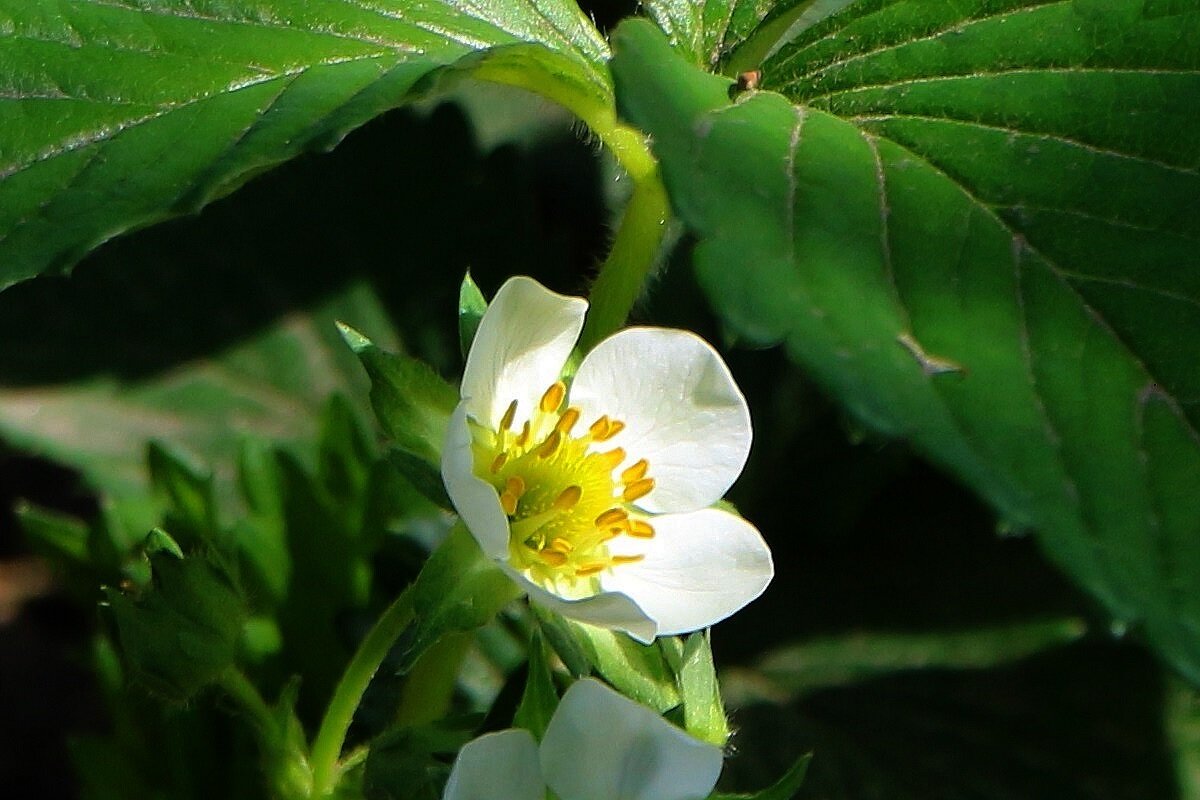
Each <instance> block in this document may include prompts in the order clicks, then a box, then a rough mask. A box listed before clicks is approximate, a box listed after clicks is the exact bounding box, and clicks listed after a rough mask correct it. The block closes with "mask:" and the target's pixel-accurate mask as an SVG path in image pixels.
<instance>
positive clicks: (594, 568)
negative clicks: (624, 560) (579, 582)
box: [575, 562, 608, 578]
mask: <svg viewBox="0 0 1200 800" xmlns="http://www.w3.org/2000/svg"><path fill="white" fill-rule="evenodd" d="M607 566H608V565H607V564H601V563H596V562H593V563H591V564H581V565H580V566H578V567H576V568H575V577H576V578H586V577H588V576H589V575H595V574H596V573H597V572H600V571H601V570H603V569H604V568H605V567H607Z"/></svg>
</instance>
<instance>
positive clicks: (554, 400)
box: [539, 381, 567, 414]
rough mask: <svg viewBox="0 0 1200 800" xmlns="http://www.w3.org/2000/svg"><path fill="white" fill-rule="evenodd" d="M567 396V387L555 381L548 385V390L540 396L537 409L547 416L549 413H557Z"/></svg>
mask: <svg viewBox="0 0 1200 800" xmlns="http://www.w3.org/2000/svg"><path fill="white" fill-rule="evenodd" d="M566 396H567V385H566V384H565V383H563V382H562V381H555V382H554V383H552V384H550V388H549V389H547V390H546V393H545V394H544V395H542V402H541V403H540V404H539V407H540V408H541V409H542V411H545V412H546V413H547V414H549V413H550V412H551V411H558V408H559V406H561V405H562V402H563V399H564V398H565V397H566Z"/></svg>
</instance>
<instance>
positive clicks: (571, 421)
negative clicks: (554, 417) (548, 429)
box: [554, 408, 579, 436]
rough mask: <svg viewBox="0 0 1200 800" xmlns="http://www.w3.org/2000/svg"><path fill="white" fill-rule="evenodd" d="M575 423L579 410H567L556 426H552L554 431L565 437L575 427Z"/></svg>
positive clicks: (577, 420)
mask: <svg viewBox="0 0 1200 800" xmlns="http://www.w3.org/2000/svg"><path fill="white" fill-rule="evenodd" d="M576 422H579V409H578V408H568V409H567V410H566V411H564V412H563V415H562V416H561V417H560V418H559V420H558V424H557V425H555V426H554V430H556V431H559V432H560V433H562V434H563V435H564V436H566V435H567V434H569V433H570V432H571V428H574V427H575V423H576Z"/></svg>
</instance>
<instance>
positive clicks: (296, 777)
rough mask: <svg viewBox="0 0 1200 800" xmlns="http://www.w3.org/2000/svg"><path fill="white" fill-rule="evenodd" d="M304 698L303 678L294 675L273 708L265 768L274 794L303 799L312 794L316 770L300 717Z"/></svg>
mask: <svg viewBox="0 0 1200 800" xmlns="http://www.w3.org/2000/svg"><path fill="white" fill-rule="evenodd" d="M299 697H300V678H299V676H293V677H292V678H291V679H289V680H288V682H287V683H285V684H284V686H283V689H282V690H281V691H280V692H279V699H278V700H276V702H275V704H274V706H273V707H272V708H271V723H272V728H273V730H271V731H269V732H267V734H268V735H267V736H265V737H263V738H264V741H265V742H266V743H268V744H267V746H265V747H264V748H263V753H262V758H263V769H264V772H265V773H266V777H267V783H268V785H269V786H270V787H271V797H275V798H279V799H280V800H292V799H293V798H295V800H300V798H308V797H310V796H311V793H312V771H311V770H310V769H309V766H308V757H307V756H308V739H307V737H306V736H305V732H304V725H303V724H302V723H301V722H300V718H299V717H298V716H296V701H297V700H298V699H299Z"/></svg>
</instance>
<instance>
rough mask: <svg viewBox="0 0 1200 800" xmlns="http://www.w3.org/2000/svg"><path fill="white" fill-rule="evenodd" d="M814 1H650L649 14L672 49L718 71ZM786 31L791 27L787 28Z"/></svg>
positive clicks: (647, 1) (647, 11)
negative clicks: (771, 27)
mask: <svg viewBox="0 0 1200 800" xmlns="http://www.w3.org/2000/svg"><path fill="white" fill-rule="evenodd" d="M813 5H818V6H819V5H821V3H820V2H817V3H814V2H813V0H782V2H780V0H701V2H696V0H646V2H644V3H643V4H642V8H643V9H645V12H646V13H647V14H648V15H649V16H650V18H651V19H653V20H654V21H655V22H657V23H658V26H659V27H660V28H662V30H663V32H664V33H666V34H667V37H668V39H669V40H670V42H671V46H672V47H673V48H675V50H676V51H677V52H679V53H680V54H682V55H684V56H686V57H687V58H688V59H689V60H691V61H692V63H694V64H698V65H700V66H703V67H707V68H710V69H712V68H715V67H717V66H718V65H720V63H721V62H722V61H724V60H725V58H726V56H728V55H729V54H730V53H731V52H733V51H734V50H736V49H737V48H738V47H739V46H741V45H742V44H743V43H744V42H745V41H746V40H747V39H748V38H749V37H750V36H751V35H755V36H756V38H757V36H758V31H759V30H760V29H761V28H763V27H765V24H764V23H766V24H769V21H771V20H776V19H779V20H781V21H782V22H784V23H790V22H792V21H793V18H794V17H796V16H798V15H800V14H801V13H802V12H803V11H804V10H805V9H808V8H809V7H810V6H813ZM783 27H784V28H785V29H786V27H787V25H786V24H785V25H784V26H783Z"/></svg>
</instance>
